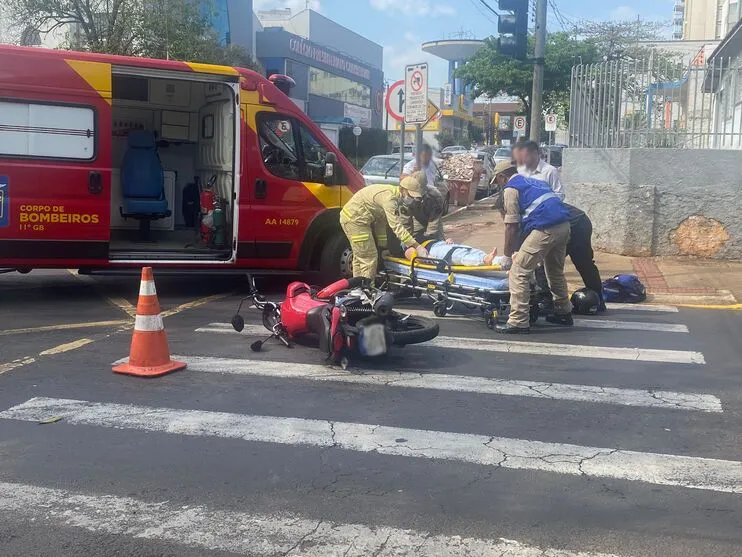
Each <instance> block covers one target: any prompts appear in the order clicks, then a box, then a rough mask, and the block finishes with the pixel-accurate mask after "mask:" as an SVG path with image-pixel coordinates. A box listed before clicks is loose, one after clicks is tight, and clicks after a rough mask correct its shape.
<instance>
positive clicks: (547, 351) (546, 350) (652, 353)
mask: <svg viewBox="0 0 742 557" xmlns="http://www.w3.org/2000/svg"><path fill="white" fill-rule="evenodd" d="M196 332H197V333H217V334H240V335H245V336H262V335H265V336H267V335H266V333H267V330H266V329H265V328H264V327H262V326H260V325H245V329H244V330H243V331H242V332H241V333H237V332H236V331H235V330H234V329H233V328H232V325H230V324H229V323H210V324H209V325H208V326H207V327H201V328H199V329H196ZM268 334H270V333H268ZM415 346H419V347H425V346H436V347H438V348H453V349H457V350H459V349H460V350H478V351H485V352H503V353H507V354H531V355H541V356H561V357H570V358H596V359H604V360H631V361H636V362H664V363H673V364H698V365H703V364H705V363H706V360H705V359H704V357H703V354H702V353H700V352H691V351H687V350H658V349H655V348H619V347H613V346H590V345H581V344H557V343H549V342H526V341H508V340H495V339H489V338H477V339H472V338H464V337H449V336H439V337H437V338H434V339H433V340H430V341H428V342H425V343H423V344H419V345H415Z"/></svg>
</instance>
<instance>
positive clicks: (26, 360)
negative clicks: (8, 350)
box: [0, 356, 36, 375]
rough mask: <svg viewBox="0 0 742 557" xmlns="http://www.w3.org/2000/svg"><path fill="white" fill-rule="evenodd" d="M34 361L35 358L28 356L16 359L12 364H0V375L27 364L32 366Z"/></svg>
mask: <svg viewBox="0 0 742 557" xmlns="http://www.w3.org/2000/svg"><path fill="white" fill-rule="evenodd" d="M35 361H36V359H35V358H31V357H30V356H26V357H23V358H18V359H17V360H13V361H12V362H8V363H7V364H0V375H2V374H3V373H7V372H8V371H12V370H14V369H17V368H19V367H23V366H25V365H28V364H32V363H34V362H35Z"/></svg>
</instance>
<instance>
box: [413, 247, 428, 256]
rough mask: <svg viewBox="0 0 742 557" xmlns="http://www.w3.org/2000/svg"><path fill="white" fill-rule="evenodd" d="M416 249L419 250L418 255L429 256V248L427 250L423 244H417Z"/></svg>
mask: <svg viewBox="0 0 742 557" xmlns="http://www.w3.org/2000/svg"><path fill="white" fill-rule="evenodd" d="M415 251H416V252H417V255H418V257H427V256H428V250H426V249H425V248H424V247H422V246H417V247H416V248H415Z"/></svg>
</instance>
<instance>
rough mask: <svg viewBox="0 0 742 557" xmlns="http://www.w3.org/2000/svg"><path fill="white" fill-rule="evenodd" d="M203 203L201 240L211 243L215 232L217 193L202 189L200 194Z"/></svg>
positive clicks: (207, 243) (204, 242)
mask: <svg viewBox="0 0 742 557" xmlns="http://www.w3.org/2000/svg"><path fill="white" fill-rule="evenodd" d="M199 200H200V204H201V242H202V243H203V244H206V245H210V244H211V241H212V234H213V232H214V205H215V201H216V195H215V194H214V192H213V190H211V189H203V190H201V195H199Z"/></svg>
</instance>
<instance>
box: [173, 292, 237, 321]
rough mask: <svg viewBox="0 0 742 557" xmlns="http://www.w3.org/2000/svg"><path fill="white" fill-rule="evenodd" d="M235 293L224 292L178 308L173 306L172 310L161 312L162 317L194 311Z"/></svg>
mask: <svg viewBox="0 0 742 557" xmlns="http://www.w3.org/2000/svg"><path fill="white" fill-rule="evenodd" d="M234 294H235V292H225V293H222V294H212V295H211V296H206V297H204V298H199V299H198V300H193V301H192V302H186V303H185V304H180V305H179V306H175V307H174V308H170V309H169V310H167V311H163V312H162V316H163V317H170V316H172V315H175V314H176V313H180V312H181V311H186V310H188V309H194V308H197V307H199V306H203V305H205V304H209V303H211V302H215V301H217V300H221V299H222V298H228V297H229V296H232V295H234Z"/></svg>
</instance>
